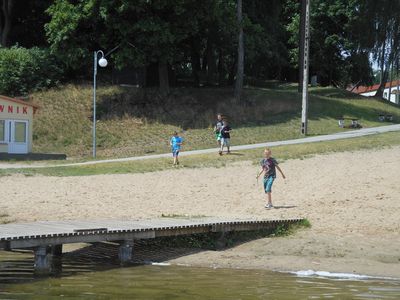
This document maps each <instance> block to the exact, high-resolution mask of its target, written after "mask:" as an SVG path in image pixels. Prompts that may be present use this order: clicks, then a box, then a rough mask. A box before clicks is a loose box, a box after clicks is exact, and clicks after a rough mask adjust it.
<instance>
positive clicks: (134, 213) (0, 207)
mask: <svg viewBox="0 0 400 300" xmlns="http://www.w3.org/2000/svg"><path fill="white" fill-rule="evenodd" d="M399 154H400V147H393V148H388V149H382V150H374V151H371V150H369V151H358V152H344V153H333V154H327V155H317V156H314V157H311V158H307V159H304V160H289V161H284V162H282V163H281V164H280V166H281V168H282V170H283V171H284V172H285V175H286V177H287V179H286V180H284V179H282V178H281V177H280V176H279V174H278V178H277V180H276V181H275V183H274V186H273V202H274V205H275V207H276V208H275V209H271V210H266V209H265V208H264V202H265V195H264V194H263V191H262V183H261V180H260V182H258V183H257V181H256V178H255V175H256V174H257V171H258V170H259V168H258V166H255V165H253V164H252V163H251V162H242V163H236V164H234V165H231V166H228V167H225V168H203V169H200V168H199V169H187V168H184V167H181V168H177V169H171V170H167V171H160V172H155V173H146V174H127V175H100V176H86V177H45V176H32V177H26V176H23V175H13V176H3V177H0V186H1V188H2V196H1V201H0V212H1V214H2V215H8V216H7V219H8V220H11V221H12V222H25V221H36V220H67V219H120V218H122V219H142V218H154V217H160V216H161V215H188V216H229V217H235V218H259V219H260V218H264V219H274V218H298V217H304V218H307V219H308V220H309V221H310V222H311V224H312V227H311V228H309V229H303V230H300V231H299V232H297V233H296V234H295V235H291V236H288V237H282V238H263V239H259V240H254V241H251V242H248V243H244V244H241V245H239V246H236V247H233V248H230V249H226V250H224V251H204V252H200V253H196V254H193V255H188V256H183V257H180V258H178V259H174V260H172V261H170V262H171V263H177V264H189V265H196V266H205V267H209V266H213V267H232V268H252V269H253V268H254V269H270V270H281V271H298V270H309V269H312V270H318V271H331V272H346V273H357V274H366V275H375V276H390V277H396V278H400V179H399V170H400V155H399ZM261 156H262V150H260V158H261ZM273 156H274V157H275V158H276V159H277V160H278V161H279V153H273ZM216 159H217V158H216ZM182 163H183V164H184V158H183V157H182Z"/></svg>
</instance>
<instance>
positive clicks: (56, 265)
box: [51, 244, 63, 274]
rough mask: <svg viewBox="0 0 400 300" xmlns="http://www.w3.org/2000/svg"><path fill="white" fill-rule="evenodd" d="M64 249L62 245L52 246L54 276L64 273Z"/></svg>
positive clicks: (52, 270)
mask: <svg viewBox="0 0 400 300" xmlns="http://www.w3.org/2000/svg"><path fill="white" fill-rule="evenodd" d="M62 247H63V245H62V244H60V245H52V246H51V260H52V261H51V272H52V273H54V274H60V273H61V272H62Z"/></svg>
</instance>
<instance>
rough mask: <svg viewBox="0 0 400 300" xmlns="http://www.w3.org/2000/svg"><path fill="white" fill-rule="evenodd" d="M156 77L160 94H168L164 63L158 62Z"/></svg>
mask: <svg viewBox="0 0 400 300" xmlns="http://www.w3.org/2000/svg"><path fill="white" fill-rule="evenodd" d="M158 76H159V81H160V92H161V94H162V95H163V96H167V95H168V94H169V80H168V64H167V63H165V62H161V61H160V62H158Z"/></svg>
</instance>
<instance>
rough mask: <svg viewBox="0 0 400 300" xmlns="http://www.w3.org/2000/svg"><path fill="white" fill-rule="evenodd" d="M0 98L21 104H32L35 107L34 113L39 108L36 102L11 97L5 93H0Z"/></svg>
mask: <svg viewBox="0 0 400 300" xmlns="http://www.w3.org/2000/svg"><path fill="white" fill-rule="evenodd" d="M0 99H3V100H7V101H11V102H15V103H19V104H23V105H28V106H32V107H33V113H35V112H36V110H37V109H38V108H39V106H37V105H35V104H32V103H29V102H26V101H24V100H21V99H16V98H11V97H7V96H3V95H0Z"/></svg>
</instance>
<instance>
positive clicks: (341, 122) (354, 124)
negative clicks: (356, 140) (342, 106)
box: [338, 116, 362, 128]
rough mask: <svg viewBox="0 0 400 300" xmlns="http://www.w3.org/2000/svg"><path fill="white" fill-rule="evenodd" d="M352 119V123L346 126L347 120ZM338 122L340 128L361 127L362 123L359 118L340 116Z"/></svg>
mask: <svg viewBox="0 0 400 300" xmlns="http://www.w3.org/2000/svg"><path fill="white" fill-rule="evenodd" d="M346 120H348V121H350V124H349V125H347V126H346V124H345V121H346ZM338 124H339V127H340V128H361V127H362V126H361V124H360V123H359V122H358V119H357V118H352V117H342V116H341V117H338Z"/></svg>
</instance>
